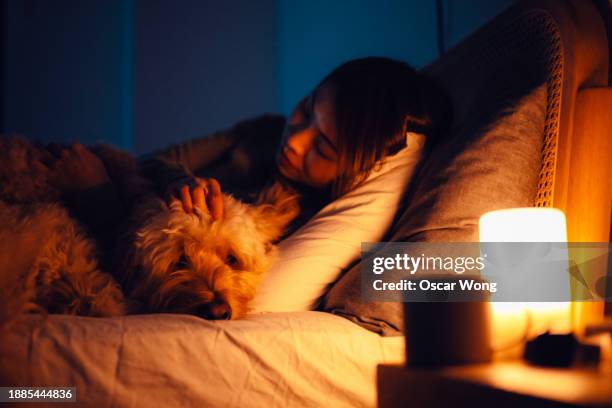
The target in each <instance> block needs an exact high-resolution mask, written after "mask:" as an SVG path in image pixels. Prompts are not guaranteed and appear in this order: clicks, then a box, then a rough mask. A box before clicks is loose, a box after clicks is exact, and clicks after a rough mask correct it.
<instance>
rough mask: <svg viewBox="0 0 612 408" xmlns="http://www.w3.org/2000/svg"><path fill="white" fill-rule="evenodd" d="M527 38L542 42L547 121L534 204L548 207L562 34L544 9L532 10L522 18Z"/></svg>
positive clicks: (560, 80) (558, 112)
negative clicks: (538, 39)
mask: <svg viewBox="0 0 612 408" xmlns="http://www.w3.org/2000/svg"><path fill="white" fill-rule="evenodd" d="M522 22H523V24H524V25H526V26H527V27H526V28H527V29H528V31H527V37H528V38H533V37H536V36H537V37H539V38H540V41H541V43H543V45H544V50H545V51H544V58H545V61H546V62H545V75H546V85H547V86H546V89H547V94H548V96H547V106H546V124H545V126H544V135H543V136H544V138H543V144H542V167H541V169H540V175H539V181H538V192H537V195H536V197H535V203H534V205H535V206H536V207H551V206H552V200H553V187H554V185H555V183H554V181H555V165H556V159H557V140H558V137H559V118H560V115H561V86H562V83H563V47H562V46H561V34H560V33H559V28H558V27H557V24H556V22H555V20H554V19H553V18H552V17H551V16H550V15H549V14H547V13H546V12H543V11H538V12H534V13H531V14H530V15H529V16H528V17H527V18H526V19H524V20H522Z"/></svg>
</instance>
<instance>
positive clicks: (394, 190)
mask: <svg viewBox="0 0 612 408" xmlns="http://www.w3.org/2000/svg"><path fill="white" fill-rule="evenodd" d="M424 144H425V137H424V136H423V135H420V134H416V133H408V134H407V145H406V147H405V148H403V149H402V150H400V151H399V152H398V153H396V154H395V155H393V156H391V157H387V158H386V159H385V161H384V162H383V164H382V166H381V167H380V168H378V169H377V170H375V171H373V172H372V173H371V174H370V175H369V176H368V177H367V178H366V180H364V181H363V182H362V183H361V184H360V185H359V186H358V187H356V188H355V189H353V190H352V191H350V192H349V193H347V194H345V195H344V196H342V197H340V198H339V199H337V200H335V201H333V202H331V203H330V204H328V205H327V206H325V207H324V208H323V209H321V211H319V212H318V213H317V214H316V215H315V216H314V217H313V218H312V219H310V220H309V221H308V222H307V223H306V224H304V225H303V226H302V227H301V228H300V229H298V230H297V231H295V232H294V233H293V234H292V235H291V236H290V237H289V238H287V239H286V240H284V241H282V242H280V243H279V245H278V255H279V256H278V259H277V261H276V262H275V263H274V264H273V265H272V267H271V268H270V270H269V271H268V272H267V273H266V274H265V275H264V277H263V279H262V281H261V283H260V285H259V288H258V291H257V294H256V295H255V299H254V300H253V303H252V305H251V306H252V311H253V312H256V313H257V312H290V311H302V310H311V309H312V308H313V307H314V306H316V303H317V301H318V299H319V298H320V297H321V296H323V294H324V292H325V290H326V288H327V287H328V286H329V284H331V283H332V282H334V281H335V280H336V279H337V278H338V276H339V275H340V273H341V272H342V271H343V270H344V269H345V268H346V267H347V266H348V265H349V264H350V263H351V262H353V261H354V260H356V259H358V258H359V256H360V252H361V243H362V242H377V241H380V240H381V239H382V238H383V236H384V234H385V233H386V232H387V230H388V229H389V227H390V226H391V222H392V221H393V217H394V216H395V212H396V210H397V207H398V204H399V201H400V199H401V197H402V195H403V193H404V190H405V189H406V187H407V185H408V182H409V181H410V179H411V177H412V174H413V173H414V169H415V167H416V165H417V164H418V162H419V160H420V158H421V155H422V151H423V146H424Z"/></svg>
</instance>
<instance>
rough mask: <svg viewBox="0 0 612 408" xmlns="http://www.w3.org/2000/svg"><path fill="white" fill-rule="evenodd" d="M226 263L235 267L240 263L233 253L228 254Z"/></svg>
mask: <svg viewBox="0 0 612 408" xmlns="http://www.w3.org/2000/svg"><path fill="white" fill-rule="evenodd" d="M225 264H226V265H227V266H230V267H232V268H234V267H236V266H238V265H239V262H238V259H237V258H236V257H235V256H234V255H233V254H227V256H226V257H225Z"/></svg>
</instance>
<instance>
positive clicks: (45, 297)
mask: <svg viewBox="0 0 612 408" xmlns="http://www.w3.org/2000/svg"><path fill="white" fill-rule="evenodd" d="M46 156H47V152H46V151H45V150H44V149H42V148H40V147H38V146H36V145H34V144H32V143H30V142H28V141H26V140H23V139H18V138H4V137H2V138H0V299H2V304H1V305H0V306H1V307H0V328H3V327H7V326H8V325H9V324H10V323H12V322H14V321H15V320H16V318H17V317H19V316H20V315H21V314H22V313H23V312H26V311H42V312H51V313H64V314H79V315H88V316H115V315H121V314H124V313H125V307H124V300H123V299H124V298H123V294H122V292H121V290H120V288H119V286H118V285H117V284H116V282H115V281H114V279H113V278H112V276H111V275H109V274H107V273H104V272H102V271H101V270H100V269H99V267H98V260H97V250H96V245H95V242H94V240H92V239H90V238H89V237H88V236H87V235H86V234H85V232H84V230H83V229H82V228H81V226H80V225H79V223H78V222H77V221H76V220H74V219H73V218H72V217H70V216H69V214H68V211H67V210H66V209H65V208H63V207H62V206H61V205H60V204H59V199H60V196H61V192H60V191H58V190H57V189H55V188H53V187H52V186H51V185H50V184H49V183H47V179H46V172H45V171H44V169H43V168H41V167H40V166H39V165H37V164H36V163H37V162H40V161H42V160H45V159H46V158H47V157H46Z"/></svg>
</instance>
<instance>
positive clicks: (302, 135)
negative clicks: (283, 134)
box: [286, 126, 314, 157]
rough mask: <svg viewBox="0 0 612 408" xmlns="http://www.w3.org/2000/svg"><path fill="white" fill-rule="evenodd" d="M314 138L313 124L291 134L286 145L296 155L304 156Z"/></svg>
mask: <svg viewBox="0 0 612 408" xmlns="http://www.w3.org/2000/svg"><path fill="white" fill-rule="evenodd" d="M313 139H314V130H313V129H312V127H311V126H308V127H304V128H302V129H300V130H297V131H295V132H293V133H291V135H290V136H289V138H288V139H287V144H286V146H287V147H288V148H289V150H290V151H291V152H292V153H293V154H295V155H296V156H299V157H302V156H304V155H305V154H306V152H308V150H310V148H311V146H312V141H313Z"/></svg>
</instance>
